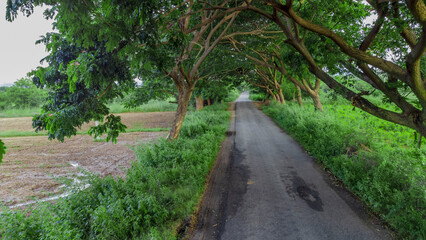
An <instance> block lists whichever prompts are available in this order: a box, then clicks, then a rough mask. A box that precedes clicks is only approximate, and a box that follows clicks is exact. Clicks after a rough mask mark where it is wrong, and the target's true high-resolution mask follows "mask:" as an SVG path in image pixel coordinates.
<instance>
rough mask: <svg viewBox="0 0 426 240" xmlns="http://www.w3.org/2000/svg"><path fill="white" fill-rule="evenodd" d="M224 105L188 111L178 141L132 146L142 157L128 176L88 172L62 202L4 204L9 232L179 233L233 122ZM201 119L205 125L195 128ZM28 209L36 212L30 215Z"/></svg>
mask: <svg viewBox="0 0 426 240" xmlns="http://www.w3.org/2000/svg"><path fill="white" fill-rule="evenodd" d="M225 109H226V106H225V105H213V106H210V107H206V108H204V109H203V110H202V111H199V112H195V113H189V114H188V115H187V117H186V119H185V122H184V125H183V127H182V133H181V136H180V137H179V139H178V140H176V141H168V140H166V139H160V140H158V141H157V142H155V143H150V144H145V145H140V146H139V147H135V153H136V155H137V157H138V161H136V162H134V163H133V164H132V167H131V168H130V169H129V170H128V172H127V176H126V180H125V181H124V180H122V179H118V180H114V179H113V178H111V177H106V178H100V177H97V176H90V177H89V180H88V183H89V184H90V187H88V188H87V189H83V190H81V188H73V189H70V191H72V192H73V194H71V195H70V196H68V197H67V198H64V199H59V200H58V201H57V204H55V205H53V204H51V203H40V204H38V205H36V206H34V207H33V208H31V209H29V210H27V211H24V212H22V211H10V210H7V209H5V210H4V212H3V213H2V217H1V218H0V229H1V232H0V235H1V236H2V237H3V238H4V239H133V238H136V239H175V238H176V236H175V234H176V233H175V230H174V228H175V227H176V226H178V225H179V223H180V222H181V221H183V219H186V218H187V217H188V216H190V215H191V214H192V213H193V211H194V209H195V207H196V203H197V202H198V200H199V198H200V195H201V193H202V192H203V190H204V186H205V177H206V175H207V173H208V172H209V170H210V168H211V166H212V165H213V162H214V160H215V159H216V155H217V152H218V151H219V148H220V142H221V141H222V140H223V138H224V136H225V132H226V130H227V128H228V124H229V123H228V122H229V113H228V112H226V111H225ZM197 125H201V126H202V127H197ZM30 213H31V214H30Z"/></svg>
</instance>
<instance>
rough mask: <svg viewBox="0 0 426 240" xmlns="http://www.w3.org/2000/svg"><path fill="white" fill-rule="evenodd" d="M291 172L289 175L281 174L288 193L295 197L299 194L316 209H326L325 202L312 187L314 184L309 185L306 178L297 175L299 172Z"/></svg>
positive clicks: (320, 210)
mask: <svg viewBox="0 0 426 240" xmlns="http://www.w3.org/2000/svg"><path fill="white" fill-rule="evenodd" d="M290 173H291V175H289V176H281V179H282V182H283V183H284V184H285V185H286V192H287V194H288V195H289V196H290V197H292V198H293V199H295V198H296V196H298V197H299V198H301V199H302V200H303V201H305V202H306V203H307V204H308V206H309V207H310V208H311V209H313V210H315V211H319V212H322V211H324V208H323V206H324V204H323V202H322V200H321V198H320V196H319V193H318V191H316V190H313V189H312V187H314V186H312V187H309V186H308V184H306V182H305V180H303V179H302V178H301V177H299V176H298V175H297V172H295V171H291V172H290Z"/></svg>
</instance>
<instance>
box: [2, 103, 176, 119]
mask: <svg viewBox="0 0 426 240" xmlns="http://www.w3.org/2000/svg"><path fill="white" fill-rule="evenodd" d="M107 106H108V108H109V109H110V111H111V113H124V112H168V111H176V108H177V104H174V103H169V102H168V101H157V100H153V101H150V102H148V103H146V104H144V105H141V106H139V107H136V108H130V109H127V108H124V107H123V106H122V105H121V104H120V103H117V102H113V103H110V104H108V105H107ZM40 112H41V108H40V107H36V108H24V109H5V110H2V111H1V112H0V118H15V117H33V116H34V115H35V114H39V113H40Z"/></svg>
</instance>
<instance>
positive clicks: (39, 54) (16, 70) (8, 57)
mask: <svg viewBox="0 0 426 240" xmlns="http://www.w3.org/2000/svg"><path fill="white" fill-rule="evenodd" d="M5 15H6V0H0V86H2V85H4V84H11V83H13V82H15V81H16V80H18V79H20V78H22V77H25V76H26V75H27V73H28V72H30V71H31V70H32V69H35V68H36V67H37V66H40V60H41V59H42V58H43V57H45V56H47V54H48V53H47V52H45V48H44V45H43V44H39V45H35V41H37V40H38V39H40V36H41V35H44V34H45V33H46V32H49V31H52V27H51V21H47V20H46V19H44V17H43V9H41V8H37V9H35V11H34V14H33V15H31V16H30V17H28V18H27V17H25V16H23V15H22V14H19V16H18V18H17V19H16V20H15V21H13V22H8V21H6V18H5ZM44 65H46V64H44Z"/></svg>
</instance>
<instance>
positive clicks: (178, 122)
mask: <svg viewBox="0 0 426 240" xmlns="http://www.w3.org/2000/svg"><path fill="white" fill-rule="evenodd" d="M193 91H194V90H193V89H184V90H182V91H179V100H178V108H177V110H176V116H175V119H174V120H173V123H172V126H171V128H170V131H169V135H168V136H167V139H169V140H176V139H177V138H178V136H179V133H180V130H181V128H182V124H183V120H184V119H185V115H186V112H187V110H188V104H189V100H190V99H191V95H192V92H193Z"/></svg>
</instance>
